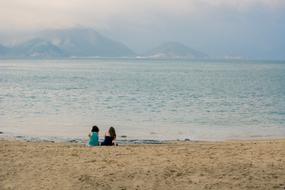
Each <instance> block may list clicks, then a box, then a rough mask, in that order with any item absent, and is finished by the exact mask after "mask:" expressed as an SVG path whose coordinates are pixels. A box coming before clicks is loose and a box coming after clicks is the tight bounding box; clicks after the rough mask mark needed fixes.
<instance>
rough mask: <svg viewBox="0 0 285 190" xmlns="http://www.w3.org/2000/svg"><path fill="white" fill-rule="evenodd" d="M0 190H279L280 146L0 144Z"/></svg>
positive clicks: (284, 176) (284, 147) (284, 177)
mask: <svg viewBox="0 0 285 190" xmlns="http://www.w3.org/2000/svg"><path fill="white" fill-rule="evenodd" d="M0 166H1V167H0V189H1V190H5V189H21V190H22V189H24V190H25V189H28V190H30V189H52V190H57V189H60V190H64V189H121V190H123V189H163V190H165V189H166V190H167V189H171V190H173V189H179V190H180V189H219V190H220V189H239V190H240V189H282V190H284V189H285V140H264V141H235V142H183V143H179V142H176V143H170V144H162V145H126V146H118V147H96V148H89V147H84V146H83V145H78V144H66V143H48V142H40V143H39V142H38V143H37V142H20V141H7V140H1V141H0Z"/></svg>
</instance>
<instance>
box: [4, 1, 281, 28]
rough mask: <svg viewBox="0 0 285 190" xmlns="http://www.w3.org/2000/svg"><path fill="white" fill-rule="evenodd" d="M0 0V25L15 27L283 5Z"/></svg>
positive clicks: (102, 23) (97, 22) (103, 23)
mask: <svg viewBox="0 0 285 190" xmlns="http://www.w3.org/2000/svg"><path fill="white" fill-rule="evenodd" d="M0 4H1V6H0V12H1V14H0V22H1V26H0V27H1V28H18V29H21V28H38V27H41V28H44V27H46V28H49V27H66V26H72V25H78V24H81V25H92V26H97V27H108V25H109V24H112V23H113V21H114V20H115V21H116V20H126V21H127V22H130V21H132V22H136V23H138V22H141V23H142V24H145V23H148V20H152V19H153V20H156V19H157V18H161V17H164V16H165V17H166V18H167V17H179V16H187V17H191V16H197V15H198V16H199V15H204V16H205V15H207V13H211V12H212V11H217V10H219V11H222V10H224V9H225V10H227V9H232V10H236V11H237V10H238V11H250V10H251V9H253V8H255V7H262V8H265V9H268V10H275V9H283V8H284V7H285V1H284V0H214V1H213V0H178V1H173V0H144V1H135V0H104V1H102V0H57V1H52V0H9V1H6V0H0ZM202 13H203V14H202ZM144 19H145V20H144ZM1 28H0V29H1Z"/></svg>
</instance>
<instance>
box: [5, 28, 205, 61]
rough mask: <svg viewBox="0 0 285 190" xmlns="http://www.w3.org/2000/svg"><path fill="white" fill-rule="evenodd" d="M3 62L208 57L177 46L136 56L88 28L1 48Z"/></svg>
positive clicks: (172, 44)
mask: <svg viewBox="0 0 285 190" xmlns="http://www.w3.org/2000/svg"><path fill="white" fill-rule="evenodd" d="M0 58H6V59H9V58H40V59H45V58H152V59H173V58H175V59H180V58H181V59H204V58H208V55H207V54H205V53H203V52H200V51H198V50H194V49H192V48H190V47H187V46H186V45H184V44H181V43H178V42H167V43H163V44H161V45H160V46H158V47H156V48H153V49H152V50H150V51H148V52H146V53H144V54H137V53H135V52H134V51H133V50H131V49H130V48H129V47H127V46H126V45H125V44H123V43H121V42H118V41H115V40H112V39H110V38H108V37H106V36H103V35H101V34H100V33H98V32H97V31H95V30H93V29H89V28H69V29H58V30H45V31H41V32H38V33H37V34H36V35H35V36H33V37H32V38H30V39H28V40H26V41H23V42H21V43H17V44H14V45H9V46H7V45H6V46H4V45H3V44H0Z"/></svg>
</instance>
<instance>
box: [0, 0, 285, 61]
mask: <svg viewBox="0 0 285 190" xmlns="http://www.w3.org/2000/svg"><path fill="white" fill-rule="evenodd" d="M284 20H285V0H176V1H174V0H0V23H1V25H0V32H1V31H9V33H11V31H19V30H40V29H46V28H64V27H72V26H78V25H80V26H86V27H92V28H95V29H96V30H98V31H100V32H102V33H104V34H105V35H107V36H110V37H112V38H113V39H117V40H120V41H122V42H125V43H126V44H127V45H128V46H130V47H131V48H133V49H134V50H137V51H140V52H142V51H145V50H146V49H148V48H151V47H153V46H155V45H158V44H159V43H161V42H163V41H180V42H183V43H186V44H187V45H189V46H191V47H193V48H197V49H200V50H204V51H205V52H206V53H209V54H210V55H222V54H233V55H246V56H247V55H249V54H250V55H253V54H254V55H256V56H259V55H265V56H266V51H267V49H268V47H270V48H269V50H270V51H271V52H277V53H278V55H279V54H280V55H282V56H283V55H284V53H283V52H282V49H285V38H284V37H283V36H284V33H285V24H284ZM2 36H3V35H2ZM3 38H6V37H2V39H3ZM0 40H1V34H0ZM262 49H263V50H264V51H261V50H262ZM265 50H266V51H265ZM269 50H268V51H269ZM277 53H276V54H277ZM272 55H273V54H272ZM283 57H284V56H283Z"/></svg>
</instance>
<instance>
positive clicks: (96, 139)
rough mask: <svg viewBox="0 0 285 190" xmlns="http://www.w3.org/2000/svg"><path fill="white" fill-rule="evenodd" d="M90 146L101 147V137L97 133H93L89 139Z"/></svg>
mask: <svg viewBox="0 0 285 190" xmlns="http://www.w3.org/2000/svg"><path fill="white" fill-rule="evenodd" d="M89 145H90V146H99V136H98V133H97V132H92V133H91V136H90V139H89Z"/></svg>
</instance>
